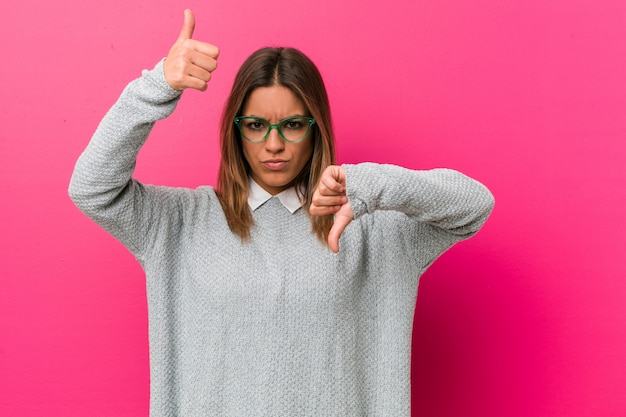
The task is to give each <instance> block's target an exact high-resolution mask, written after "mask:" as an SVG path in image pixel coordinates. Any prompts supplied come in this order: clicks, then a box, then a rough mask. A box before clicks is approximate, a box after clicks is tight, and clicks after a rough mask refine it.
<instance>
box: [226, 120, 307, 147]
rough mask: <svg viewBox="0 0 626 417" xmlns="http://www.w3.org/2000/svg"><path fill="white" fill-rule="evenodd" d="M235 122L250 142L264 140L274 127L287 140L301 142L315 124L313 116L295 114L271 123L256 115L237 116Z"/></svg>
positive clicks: (242, 134)
mask: <svg viewBox="0 0 626 417" xmlns="http://www.w3.org/2000/svg"><path fill="white" fill-rule="evenodd" d="M234 122H235V124H236V125H237V127H238V128H239V132H240V133H241V136H243V137H244V139H246V140H247V141H250V142H263V141H264V140H265V139H267V137H268V136H269V135H270V131H271V130H272V129H276V130H277V131H278V134H279V135H280V137H281V138H283V140H285V141H286V142H300V141H301V140H303V139H304V138H306V137H307V136H308V134H309V132H310V131H311V126H313V125H314V124H315V119H313V118H312V117H304V116H294V117H288V118H286V119H283V120H281V121H280V122H278V123H276V124H271V123H270V122H268V121H267V120H265V119H263V118H261V117H256V116H239V117H235V120H234Z"/></svg>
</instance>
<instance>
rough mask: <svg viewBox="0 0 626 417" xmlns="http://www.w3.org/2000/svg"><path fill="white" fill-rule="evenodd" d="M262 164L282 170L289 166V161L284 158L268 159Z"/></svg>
mask: <svg viewBox="0 0 626 417" xmlns="http://www.w3.org/2000/svg"><path fill="white" fill-rule="evenodd" d="M262 164H263V166H264V167H265V168H267V169H269V170H270V171H280V170H281V169H283V168H285V167H286V166H287V161H285V160H283V159H268V160H266V161H263V162H262Z"/></svg>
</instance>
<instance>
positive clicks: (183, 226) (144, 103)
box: [70, 63, 493, 417]
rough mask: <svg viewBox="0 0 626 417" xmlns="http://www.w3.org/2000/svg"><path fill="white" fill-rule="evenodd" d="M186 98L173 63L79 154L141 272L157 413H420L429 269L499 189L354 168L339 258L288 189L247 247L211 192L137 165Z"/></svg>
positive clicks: (139, 86)
mask: <svg viewBox="0 0 626 417" xmlns="http://www.w3.org/2000/svg"><path fill="white" fill-rule="evenodd" d="M179 97H180V93H178V92H176V91H174V90H172V89H171V88H170V87H169V86H168V85H167V83H166V81H165V79H164V76H163V68H162V63H159V64H157V66H156V67H155V68H154V69H153V70H151V71H144V73H143V76H142V77H141V78H139V79H137V80H135V81H133V82H131V83H130V84H129V85H128V86H127V87H126V89H125V90H124V92H123V94H122V95H121V97H120V98H119V100H118V101H117V103H116V104H115V105H114V106H113V107H112V108H111V110H110V111H109V112H108V113H107V115H106V117H105V118H104V119H103V120H102V122H101V124H100V126H99V127H98V129H97V131H96V132H95V134H94V136H93V138H92V140H91V142H90V143H89V145H88V147H87V149H86V150H85V151H84V153H83V154H82V156H81V157H80V158H79V160H78V162H77V164H76V168H75V171H74V174H73V177H72V181H71V184H70V196H71V198H72V200H73V201H74V202H75V204H76V205H77V206H78V207H79V208H80V209H81V210H82V211H83V212H85V213H86V214H87V215H88V216H89V217H91V218H92V219H93V220H94V221H96V222H97V223H98V224H100V225H101V226H102V227H103V228H104V229H106V230H107V231H108V232H110V233H111V234H112V235H114V236H115V237H116V238H117V239H119V240H120V241H121V242H122V243H123V244H124V245H125V246H126V247H127V248H128V249H129V250H130V251H131V252H132V253H133V254H134V255H135V257H136V258H137V260H138V261H139V262H140V263H141V265H142V266H143V269H144V270H145V273H146V279H147V296H148V310H149V311H148V312H149V339H150V385H151V387H150V388H151V396H150V397H151V398H150V415H151V416H152V417H162V416H168V417H173V416H181V417H195V416H203V417H204V416H272V417H277V416H316V417H319V416H338V417H339V416H341V417H347V416H393V417H403V416H407V417H408V416H409V415H410V383H409V378H410V359H411V333H412V322H413V312H414V307H415V297H416V291H417V285H418V279H419V277H420V275H421V274H422V273H423V272H424V270H425V269H426V268H427V267H428V266H429V265H430V264H431V263H432V262H433V261H434V260H435V259H436V258H437V257H438V256H439V255H440V254H441V253H443V252H444V251H445V250H446V249H448V248H450V247H451V246H452V245H453V244H454V243H456V242H458V241H460V240H463V239H466V238H468V237H470V236H472V235H473V234H474V233H476V232H477V231H478V229H479V228H480V227H481V226H482V224H483V223H484V222H485V220H486V219H487V217H488V215H489V213H490V211H491V209H492V206H493V197H492V195H491V194H490V192H489V191H488V190H487V189H486V188H485V187H484V186H483V185H481V184H480V183H478V182H476V181H474V180H472V179H470V178H468V177H466V176H464V175H462V174H460V173H458V172H455V171H452V170H448V169H437V170H431V171H412V170H408V169H404V168H400V167H397V166H392V165H378V164H371V163H367V164H357V165H345V170H346V176H347V187H346V188H347V194H348V198H349V201H350V204H351V205H352V208H353V211H354V214H355V220H354V221H353V222H352V223H351V224H350V225H349V226H348V227H347V229H346V230H345V232H344V233H343V235H342V237H341V240H340V251H339V253H338V254H334V253H333V252H331V251H330V250H329V249H328V248H327V247H326V246H325V245H323V244H321V243H320V242H319V241H318V239H317V238H316V237H315V236H314V235H313V234H312V233H311V224H310V220H309V217H308V215H307V213H306V212H305V211H304V209H299V210H297V211H296V212H295V213H293V214H292V213H290V212H289V211H288V210H287V209H286V208H285V207H284V206H283V205H282V204H281V203H280V202H279V200H278V199H277V198H272V199H270V200H269V201H267V202H266V203H265V204H263V205H262V206H261V207H259V208H257V209H256V210H255V211H254V212H253V217H254V224H255V225H254V227H253V229H252V239H251V241H250V242H249V243H244V244H242V242H241V240H240V238H239V237H238V236H236V235H235V234H233V233H232V232H231V231H230V230H229V228H228V225H227V223H226V220H225V217H224V214H223V212H222V209H221V206H220V204H219V202H218V200H217V197H216V195H215V191H214V190H213V188H212V187H208V186H206V187H199V188H197V189H195V190H193V189H184V188H169V187H157V186H150V185H142V184H141V183H139V182H137V181H136V180H133V179H131V176H132V174H133V169H134V167H135V159H136V156H137V153H138V152H139V149H140V148H141V146H142V145H143V143H144V142H145V140H146V138H147V137H148V134H149V132H150V130H151V128H152V126H153V125H154V123H155V121H157V120H158V119H162V118H165V117H167V116H168V115H170V114H171V113H172V111H173V110H174V108H175V106H176V103H177V101H178V99H179Z"/></svg>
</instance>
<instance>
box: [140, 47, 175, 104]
mask: <svg viewBox="0 0 626 417" xmlns="http://www.w3.org/2000/svg"><path fill="white" fill-rule="evenodd" d="M164 62H165V58H163V59H161V60H160V61H159V62H157V64H156V65H155V66H154V68H153V69H151V70H143V72H142V76H143V78H144V79H145V80H146V81H148V82H149V83H150V84H151V85H153V86H154V87H156V89H157V90H158V91H159V94H158V95H159V99H162V100H163V101H164V102H167V101H170V100H174V99H177V98H179V97H180V96H181V95H182V94H183V92H182V90H181V91H179V90H174V89H173V88H172V87H171V86H170V85H169V84H168V82H167V80H166V79H165V70H164V67H163V64H164Z"/></svg>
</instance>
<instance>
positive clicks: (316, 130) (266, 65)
mask: <svg viewBox="0 0 626 417" xmlns="http://www.w3.org/2000/svg"><path fill="white" fill-rule="evenodd" d="M275 85H278V86H282V87H286V88H288V89H289V90H291V91H292V92H293V93H294V94H295V95H296V97H298V98H299V99H300V100H301V101H302V102H303V103H304V105H305V107H306V109H307V110H308V112H309V114H310V115H311V117H313V118H314V119H315V124H314V125H313V127H312V129H311V132H310V133H309V135H310V138H311V139H313V154H312V156H311V160H310V161H309V163H307V164H306V166H305V167H304V168H303V169H302V171H301V172H300V174H299V175H298V176H297V177H296V179H295V184H294V186H295V188H296V190H297V192H298V193H299V196H300V198H301V200H302V201H303V209H304V210H306V212H307V213H308V211H309V207H310V205H311V199H312V197H313V192H314V191H315V187H316V186H317V184H318V182H319V179H320V177H321V174H322V171H323V170H324V169H325V168H326V167H327V166H329V165H333V164H335V137H334V134H333V130H332V123H331V116H330V105H329V102H328V95H327V93H326V87H325V86H324V81H323V80H322V76H321V75H320V73H319V71H318V69H317V67H316V66H315V64H314V63H313V62H312V61H311V60H310V59H309V58H308V57H307V56H306V55H304V54H303V53H302V52H300V51H298V50H297V49H294V48H262V49H259V50H258V51H256V52H254V53H253V54H252V55H250V56H249V57H248V58H247V59H246V60H245V61H244V63H243V64H242V66H241V68H240V69H239V71H238V72H237V76H236V77H235V81H234V83H233V87H232V90H231V92H230V95H229V97H228V100H227V102H226V106H225V108H224V111H223V113H222V121H221V129H220V146H221V160H220V167H219V173H218V178H217V186H216V192H217V196H218V198H219V201H220V203H221V205H222V209H223V210H224V214H225V215H226V220H227V222H228V226H229V227H230V229H231V230H232V231H233V232H234V233H235V234H237V235H239V236H240V237H241V239H242V241H247V240H249V239H250V229H251V227H252V226H253V224H254V221H253V218H252V212H251V210H250V207H249V206H248V193H249V182H248V176H249V175H250V167H249V166H248V163H247V161H246V159H245V157H244V154H243V147H242V143H241V140H242V139H241V137H240V134H239V131H238V129H236V128H235V124H234V122H233V119H234V118H235V117H237V116H240V115H241V112H242V110H243V108H244V106H245V104H246V102H247V100H248V97H249V96H250V94H251V93H252V91H254V89H256V88H259V87H271V86H275ZM332 224H333V216H332V215H328V216H311V229H312V231H313V232H314V233H315V234H316V235H317V237H318V238H319V239H320V240H321V241H322V242H326V239H327V237H328V232H329V231H330V228H331V226H332Z"/></svg>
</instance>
